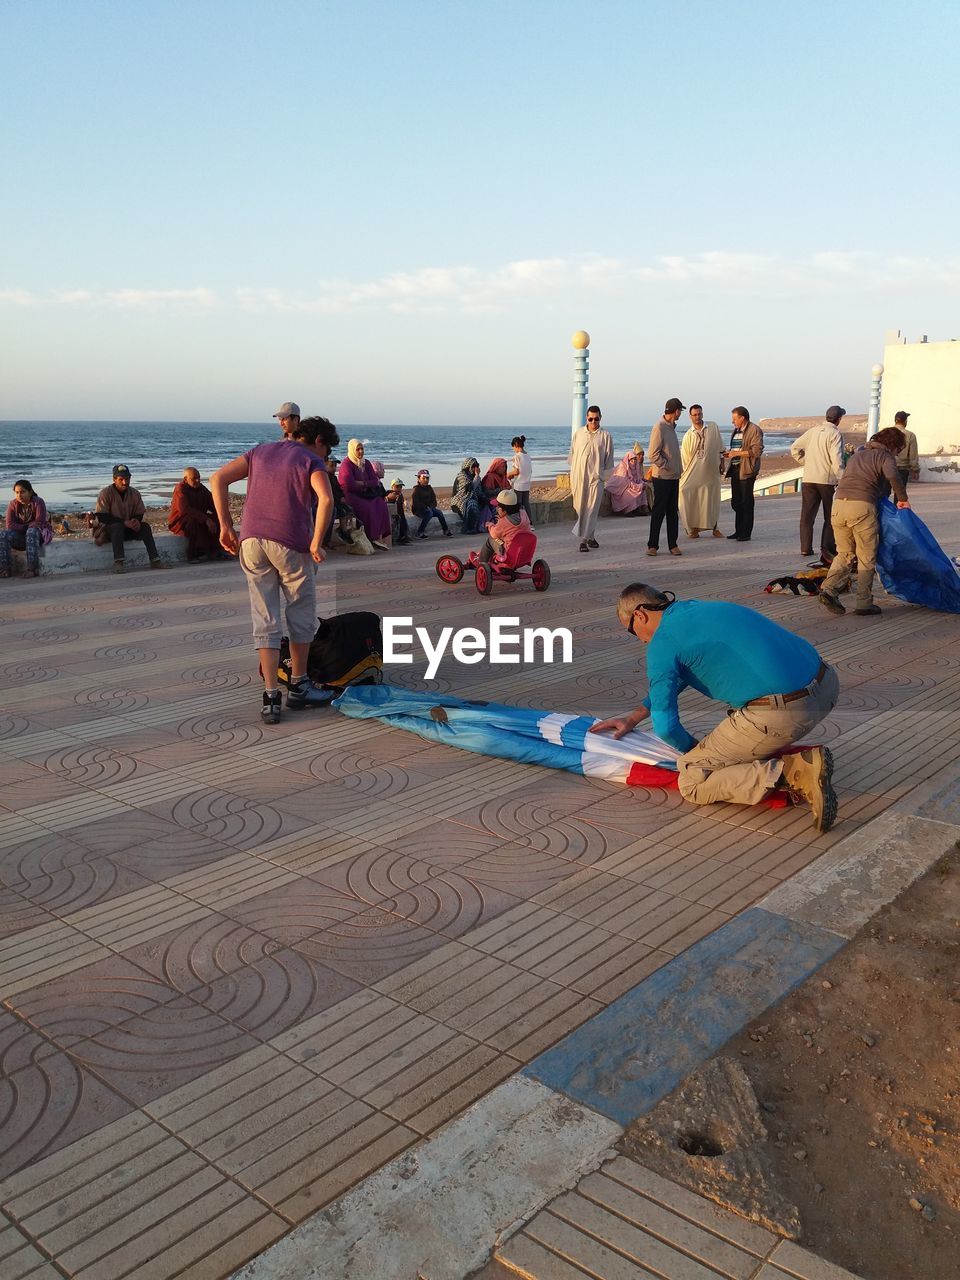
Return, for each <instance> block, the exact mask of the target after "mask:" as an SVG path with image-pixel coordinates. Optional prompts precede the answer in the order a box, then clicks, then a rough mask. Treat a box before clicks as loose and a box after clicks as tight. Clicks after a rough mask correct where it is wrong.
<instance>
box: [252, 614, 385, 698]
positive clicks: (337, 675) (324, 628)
mask: <svg viewBox="0 0 960 1280" xmlns="http://www.w3.org/2000/svg"><path fill="white" fill-rule="evenodd" d="M317 622H318V624H319V625H318V627H317V633H316V635H315V636H314V637H313V640H312V641H311V642H310V656H309V658H308V659H307V675H308V676H309V677H310V679H311V680H313V681H315V682H316V683H317V684H322V685H331V686H333V687H335V688H338V689H345V688H346V687H347V685H350V684H380V683H381V681H382V680H383V633H382V632H381V630H380V615H379V614H376V613H359V612H358V613H342V614H340V615H339V616H338V617H335V618H318V619H317ZM290 671H291V665H290V644H289V641H288V640H287V637H286V636H284V637H283V639H282V640H281V641H280V666H279V669H278V671H277V677H278V679H279V681H280V683H281V684H289V683H290Z"/></svg>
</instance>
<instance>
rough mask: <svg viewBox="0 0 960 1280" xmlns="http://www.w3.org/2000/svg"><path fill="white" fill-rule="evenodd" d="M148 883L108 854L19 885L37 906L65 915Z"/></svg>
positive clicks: (137, 888) (23, 895)
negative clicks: (107, 856) (105, 856)
mask: <svg viewBox="0 0 960 1280" xmlns="http://www.w3.org/2000/svg"><path fill="white" fill-rule="evenodd" d="M149 884H150V882H149V880H147V879H146V878H145V877H144V876H142V875H138V874H137V873H136V872H134V871H130V870H128V869H127V868H126V867H124V866H122V865H118V864H117V863H116V862H114V861H112V860H111V859H109V858H92V859H89V860H87V861H85V862H73V863H71V864H70V865H69V866H66V867H60V868H59V869H58V870H56V871H53V872H51V873H50V874H49V875H43V876H39V877H37V878H36V879H33V880H27V881H24V882H22V883H20V884H18V885H17V886H16V889H17V892H18V893H19V894H20V895H21V896H22V897H23V898H26V899H28V900H29V901H30V902H32V903H34V904H35V905H36V906H37V907H42V908H43V909H44V910H45V911H49V912H51V913H52V914H54V915H57V916H61V917H64V916H67V915H70V914H71V913H72V912H75V911H79V910H81V909H82V908H83V907H92V906H97V905H99V904H100V903H103V902H108V901H110V900H111V899H113V898H120V897H124V896H125V895H126V894H131V893H136V892H137V891H138V890H141V889H143V888H146V887H147V886H149ZM0 932H2V930H0Z"/></svg>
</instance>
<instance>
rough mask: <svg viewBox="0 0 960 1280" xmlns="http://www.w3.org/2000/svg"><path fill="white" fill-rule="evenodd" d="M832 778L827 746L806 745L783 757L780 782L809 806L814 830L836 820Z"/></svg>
mask: <svg viewBox="0 0 960 1280" xmlns="http://www.w3.org/2000/svg"><path fill="white" fill-rule="evenodd" d="M832 778H833V753H832V752H831V750H830V748H829V747H807V748H806V749H805V750H804V751H798V752H796V753H794V754H793V755H788V756H784V757H783V781H784V783H785V784H786V785H787V787H788V788H789V790H790V791H794V792H796V793H797V794H798V795H800V796H802V797H803V799H804V800H806V801H807V803H808V804H809V805H810V808H811V809H812V810H813V825H814V826H815V827H816V828H817V830H818V831H829V830H830V828H831V827H832V826H833V824H834V823H835V822H836V820H837V793H836V792H835V791H834V789H833V782H832Z"/></svg>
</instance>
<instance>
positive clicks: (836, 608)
mask: <svg viewBox="0 0 960 1280" xmlns="http://www.w3.org/2000/svg"><path fill="white" fill-rule="evenodd" d="M820 603H821V604H822V605H823V607H824V608H825V609H828V610H829V611H830V612H831V613H832V614H834V615H835V616H836V617H838V618H842V617H843V615H844V614H845V613H846V612H847V611H846V609H845V608H844V607H843V605H842V604H841V603H840V601H839V600H838V599H837V597H836V596H835V595H832V594H831V593H830V592H829V591H823V590H821V591H820Z"/></svg>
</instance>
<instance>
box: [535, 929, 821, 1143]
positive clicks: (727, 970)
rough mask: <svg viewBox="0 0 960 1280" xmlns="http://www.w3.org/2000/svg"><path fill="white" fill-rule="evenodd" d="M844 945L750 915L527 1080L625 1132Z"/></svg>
mask: <svg viewBox="0 0 960 1280" xmlns="http://www.w3.org/2000/svg"><path fill="white" fill-rule="evenodd" d="M845 942H846V939H845V938H842V937H840V936H839V935H838V934H835V933H831V932H829V931H828V930H826V929H820V928H818V927H817V926H816V925H811V924H805V923H798V922H796V921H793V920H788V919H787V918H786V917H785V916H780V915H776V914H774V913H773V912H770V911H765V910H764V909H763V908H762V907H751V908H750V909H749V910H747V911H744V912H743V913H742V914H741V915H739V916H736V917H735V918H734V919H733V920H730V921H728V922H727V923H726V924H725V925H723V926H722V927H721V928H719V929H717V930H716V931H715V932H714V933H712V934H710V935H709V937H706V938H703V939H701V941H700V942H698V943H696V944H695V945H694V946H692V947H691V948H690V949H689V950H688V951H684V952H683V953H682V954H681V955H679V956H676V957H675V958H674V959H673V960H671V961H670V962H669V963H668V964H666V965H664V966H663V968H662V969H658V970H657V971H656V972H655V973H652V974H651V975H650V977H649V978H646V979H645V980H644V981H643V982H641V983H639V984H638V985H637V986H636V987H634V988H633V990H632V991H628V992H627V993H626V995H623V996H621V997H620V999H619V1000H616V1001H614V1003H613V1004H611V1005H609V1006H608V1007H607V1008H606V1009H604V1011H603V1012H602V1013H598V1014H597V1015H596V1017H594V1018H591V1019H590V1021H589V1022H586V1023H584V1025H583V1026H582V1027H578V1028H577V1030H576V1031H573V1032H571V1034H570V1035H568V1036H567V1037H566V1038H565V1039H564V1040H561V1041H560V1043H559V1044H557V1045H555V1046H554V1047H553V1048H552V1049H549V1050H547V1052H546V1053H543V1054H541V1055H540V1057H539V1058H535V1059H534V1060H533V1062H531V1063H530V1064H529V1065H528V1066H526V1067H525V1068H524V1070H523V1074H524V1075H527V1076H531V1077H532V1078H533V1079H535V1080H539V1081H540V1082H541V1083H542V1084H545V1085H548V1086H549V1087H550V1088H552V1089H557V1090H559V1091H560V1092H561V1093H565V1094H567V1095H568V1096H569V1097H571V1098H574V1099H576V1100H577V1101H578V1102H582V1103H584V1104H585V1105H586V1106H588V1107H592V1108H593V1109H594V1110H595V1111H599V1112H600V1113H601V1114H602V1115H605V1116H608V1117H609V1118H610V1119H611V1120H615V1121H617V1123H618V1124H622V1125H627V1124H629V1123H630V1121H631V1120H633V1119H635V1118H636V1117H637V1116H639V1115H642V1114H643V1113H644V1112H645V1111H649V1109H650V1108H651V1107H652V1106H654V1105H655V1104H656V1103H657V1102H659V1101H660V1099H661V1098H663V1097H664V1096H665V1095H666V1094H668V1093H669V1092H670V1090H671V1089H673V1088H674V1087H675V1086H676V1085H677V1084H679V1083H680V1081H681V1080H682V1079H683V1078H684V1076H686V1075H688V1074H689V1073H690V1071H692V1070H693V1069H694V1067H696V1066H698V1065H699V1064H700V1063H701V1062H703V1061H705V1060H706V1059H707V1058H708V1057H710V1055H711V1054H712V1053H714V1052H715V1051H716V1050H717V1049H719V1048H720V1046H721V1045H722V1044H724V1043H725V1041H727V1040H729V1039H730V1037H731V1036H732V1035H735V1034H736V1032H738V1031H739V1030H740V1029H741V1028H742V1027H744V1026H745V1025H746V1024H747V1023H748V1022H750V1021H751V1020H752V1019H753V1018H755V1017H757V1016H758V1015H759V1014H761V1013H763V1011H764V1010H765V1009H768V1008H769V1007H770V1005H772V1004H775V1003H776V1002H777V1001H778V1000H781V999H782V998H783V997H784V996H785V995H787V994H788V993H789V992H790V991H792V990H793V988H794V987H796V986H798V985H799V984H800V983H801V982H802V981H803V980H804V978H806V977H808V976H809V975H810V974H811V973H813V972H814V970H816V969H818V968H819V967H820V965H822V964H823V963H824V962H825V961H826V960H828V959H829V958H830V956H832V955H833V954H834V953H835V952H837V951H838V950H839V949H840V948H841V947H842V946H843V945H844V943H845Z"/></svg>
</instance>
